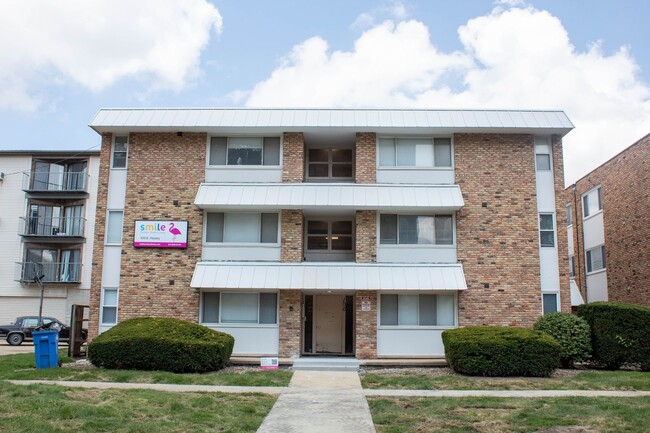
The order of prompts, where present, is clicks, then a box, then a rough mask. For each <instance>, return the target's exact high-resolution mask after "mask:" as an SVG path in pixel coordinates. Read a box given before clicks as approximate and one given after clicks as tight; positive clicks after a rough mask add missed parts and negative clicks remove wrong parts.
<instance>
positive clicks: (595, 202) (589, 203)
mask: <svg viewBox="0 0 650 433" xmlns="http://www.w3.org/2000/svg"><path fill="white" fill-rule="evenodd" d="M601 210H603V194H602V188H600V187H598V188H594V189H592V190H591V191H589V192H588V193H587V194H585V195H583V196H582V213H583V216H584V218H587V217H588V216H591V215H593V214H595V213H598V212H600V211H601Z"/></svg>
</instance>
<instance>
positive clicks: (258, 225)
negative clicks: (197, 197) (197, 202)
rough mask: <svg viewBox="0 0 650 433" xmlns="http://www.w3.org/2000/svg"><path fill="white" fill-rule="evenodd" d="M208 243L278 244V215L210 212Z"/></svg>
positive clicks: (207, 221) (206, 239)
mask: <svg viewBox="0 0 650 433" xmlns="http://www.w3.org/2000/svg"><path fill="white" fill-rule="evenodd" d="M205 241H206V242H223V243H227V242H231V243H262V244H276V243H278V214H277V213H251V212H241V213H239V212H226V213H216V212H209V213H208V214H207V215H206V229H205Z"/></svg>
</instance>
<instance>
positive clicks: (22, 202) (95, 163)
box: [0, 151, 99, 323]
mask: <svg viewBox="0 0 650 433" xmlns="http://www.w3.org/2000/svg"><path fill="white" fill-rule="evenodd" d="M98 173H99V152H98V151H96V152H88V151H84V152H73V151H65V152H64V151H0V238H1V239H2V242H1V245H2V248H0V258H1V260H0V322H2V323H8V322H9V321H11V320H13V319H15V318H16V317H17V316H21V315H35V314H36V315H37V314H38V309H39V301H40V290H39V288H38V285H37V284H36V283H35V282H34V277H35V275H36V272H37V271H38V272H41V275H43V276H44V277H43V281H44V283H45V296H44V302H43V312H44V314H47V315H49V316H54V317H56V318H58V319H59V320H61V321H63V322H65V323H68V322H69V320H70V306H71V305H72V304H82V305H88V302H89V292H90V273H91V266H90V263H91V259H92V253H93V242H94V226H95V206H96V204H97V201H96V199H97V180H98Z"/></svg>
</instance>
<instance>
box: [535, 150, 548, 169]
mask: <svg viewBox="0 0 650 433" xmlns="http://www.w3.org/2000/svg"><path fill="white" fill-rule="evenodd" d="M535 167H536V168H537V171H550V170H551V155H549V154H548V153H538V154H536V155H535Z"/></svg>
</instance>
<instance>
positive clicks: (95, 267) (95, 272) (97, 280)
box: [88, 134, 113, 339]
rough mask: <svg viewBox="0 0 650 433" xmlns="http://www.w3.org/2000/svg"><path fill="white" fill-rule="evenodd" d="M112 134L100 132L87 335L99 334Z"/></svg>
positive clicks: (91, 336)
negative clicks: (100, 145) (100, 142)
mask: <svg viewBox="0 0 650 433" xmlns="http://www.w3.org/2000/svg"><path fill="white" fill-rule="evenodd" d="M112 141H113V135H112V134H102V147H101V152H100V155H99V174H98V176H99V179H98V183H99V185H98V188H97V208H96V211H95V212H96V220H95V234H94V237H95V241H94V243H93V259H92V273H91V280H90V304H89V306H90V309H89V316H88V318H89V319H90V322H89V323H88V337H89V338H90V339H92V338H94V337H96V336H97V334H99V308H100V302H101V296H102V267H103V262H104V236H105V233H106V230H105V229H106V199H107V196H108V174H109V171H110V161H111V145H112Z"/></svg>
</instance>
